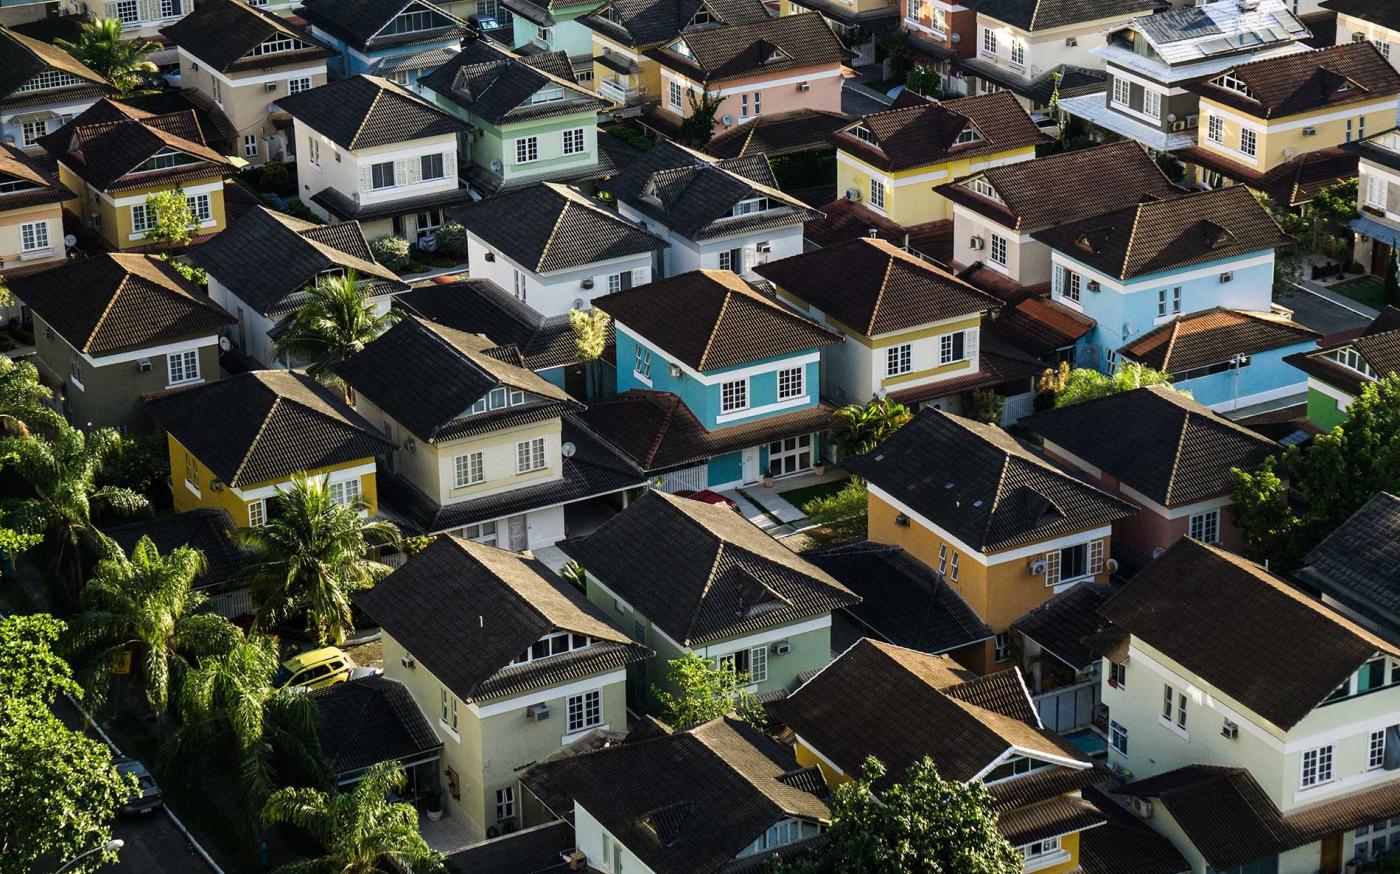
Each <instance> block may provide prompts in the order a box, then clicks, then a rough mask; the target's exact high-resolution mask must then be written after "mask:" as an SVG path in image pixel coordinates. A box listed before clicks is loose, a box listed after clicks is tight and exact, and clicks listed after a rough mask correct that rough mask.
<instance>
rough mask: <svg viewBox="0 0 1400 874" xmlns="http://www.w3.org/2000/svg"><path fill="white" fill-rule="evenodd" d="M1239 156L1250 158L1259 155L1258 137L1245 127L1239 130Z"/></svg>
mask: <svg viewBox="0 0 1400 874" xmlns="http://www.w3.org/2000/svg"><path fill="white" fill-rule="evenodd" d="M1240 154H1241V155H1248V156H1249V157H1251V158H1253V157H1255V156H1257V155H1258V154H1259V135H1258V134H1256V133H1255V132H1254V131H1252V130H1250V129H1249V128H1247V127H1242V128H1240Z"/></svg>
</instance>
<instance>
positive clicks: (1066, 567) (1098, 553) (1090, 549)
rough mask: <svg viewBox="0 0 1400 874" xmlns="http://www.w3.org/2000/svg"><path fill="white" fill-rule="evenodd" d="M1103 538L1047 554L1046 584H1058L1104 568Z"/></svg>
mask: <svg viewBox="0 0 1400 874" xmlns="http://www.w3.org/2000/svg"><path fill="white" fill-rule="evenodd" d="M1103 544H1104V542H1103V541H1102V540H1092V541H1090V542H1088V543H1076V544H1075V545H1073V546H1066V547H1065V548H1063V549H1057V550H1054V551H1051V552H1047V553H1046V554H1045V585H1047V586H1058V585H1061V584H1062V583H1068V582H1073V581H1074V580H1077V579H1079V578H1081V577H1087V576H1092V575H1094V574H1097V573H1099V572H1100V571H1102V570H1103Z"/></svg>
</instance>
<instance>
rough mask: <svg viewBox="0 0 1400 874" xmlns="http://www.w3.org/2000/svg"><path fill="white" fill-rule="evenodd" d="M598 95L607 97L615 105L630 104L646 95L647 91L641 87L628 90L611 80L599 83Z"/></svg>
mask: <svg viewBox="0 0 1400 874" xmlns="http://www.w3.org/2000/svg"><path fill="white" fill-rule="evenodd" d="M598 94H599V95H600V96H602V97H606V98H607V99H609V100H611V101H612V102H613V103H628V102H629V101H632V100H636V99H638V98H639V97H642V96H643V95H644V94H646V89H645V88H640V87H639V88H627V87H625V86H623V85H619V84H618V83H616V82H614V81H612V80H611V79H603V80H602V81H600V82H599V83H598Z"/></svg>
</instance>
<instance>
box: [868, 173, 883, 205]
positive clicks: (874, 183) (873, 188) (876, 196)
mask: <svg viewBox="0 0 1400 874" xmlns="http://www.w3.org/2000/svg"><path fill="white" fill-rule="evenodd" d="M870 205H871V206H873V207H875V208H876V209H884V208H885V183H883V182H881V181H880V180H879V179H871V180H870Z"/></svg>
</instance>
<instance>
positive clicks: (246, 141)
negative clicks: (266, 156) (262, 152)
mask: <svg viewBox="0 0 1400 874" xmlns="http://www.w3.org/2000/svg"><path fill="white" fill-rule="evenodd" d="M257 156H258V135H257V134H244V135H243V157H245V158H256V157H257Z"/></svg>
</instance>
